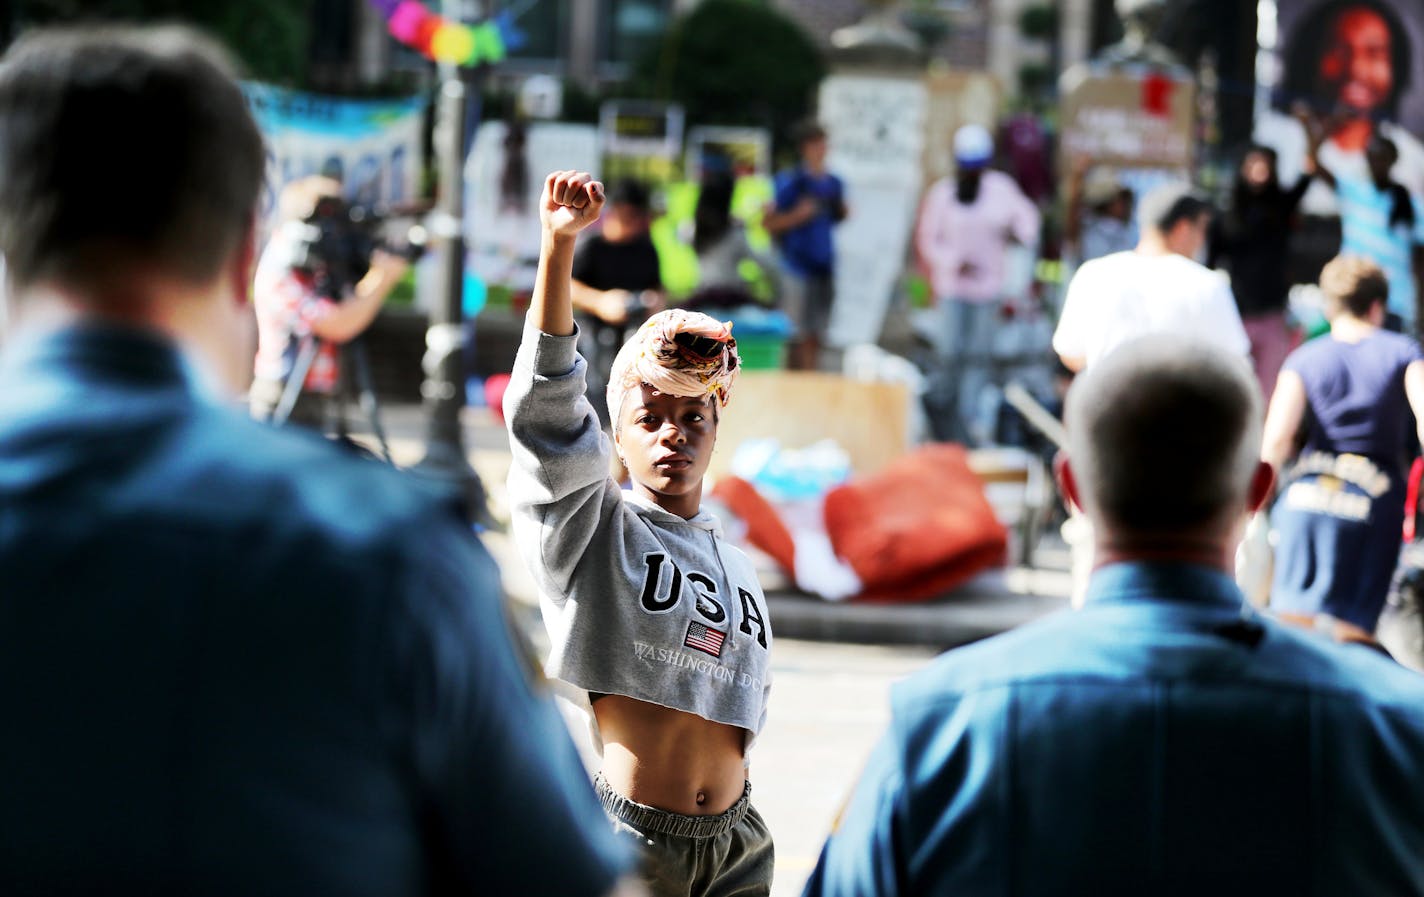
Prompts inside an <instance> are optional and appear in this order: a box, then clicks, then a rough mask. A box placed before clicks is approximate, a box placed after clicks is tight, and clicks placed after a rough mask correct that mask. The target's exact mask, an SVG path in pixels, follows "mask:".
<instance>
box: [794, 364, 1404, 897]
mask: <svg viewBox="0 0 1424 897" xmlns="http://www.w3.org/2000/svg"><path fill="white" fill-rule="evenodd" d="M1257 393H1258V390H1257V387H1256V385H1255V382H1254V380H1253V379H1252V375H1251V372H1250V371H1249V370H1248V369H1247V367H1246V366H1245V365H1244V364H1242V363H1241V362H1240V360H1238V359H1234V358H1229V357H1227V356H1225V355H1223V354H1221V353H1220V351H1219V350H1216V349H1211V348H1207V347H1204V346H1194V345H1191V344H1190V343H1186V342H1185V341H1182V340H1181V339H1179V338H1178V339H1174V338H1171V337H1166V336H1162V337H1148V338H1144V339H1141V340H1139V341H1137V342H1134V343H1128V344H1125V345H1124V346H1122V347H1120V348H1119V349H1117V350H1115V351H1114V352H1112V353H1110V354H1109V355H1108V356H1106V357H1105V358H1104V359H1103V360H1102V361H1101V362H1100V363H1099V364H1098V365H1095V366H1094V367H1093V368H1092V369H1091V370H1090V371H1089V372H1088V373H1087V374H1085V375H1083V376H1082V377H1081V378H1080V380H1079V381H1078V383H1076V384H1075V385H1074V388H1073V390H1072V391H1071V392H1070V394H1069V398H1068V407H1067V426H1068V431H1069V436H1070V447H1069V458H1068V460H1066V461H1063V462H1062V463H1061V464H1060V470H1059V476H1060V479H1061V482H1062V483H1063V485H1064V488H1065V490H1066V491H1067V492H1068V494H1069V495H1070V496H1072V497H1073V499H1074V500H1075V501H1076V502H1077V503H1078V504H1080V505H1081V506H1082V507H1083V509H1084V511H1085V512H1086V513H1087V514H1088V516H1089V517H1090V518H1092V520H1093V524H1094V527H1095V531H1096V534H1097V535H1096V538H1097V552H1098V553H1097V557H1098V567H1097V569H1096V570H1095V571H1094V573H1093V577H1092V580H1091V582H1090V586H1089V591H1088V599H1087V605H1086V606H1085V607H1084V608H1083V609H1082V610H1081V611H1077V612H1065V613H1062V614H1059V615H1055V616H1053V617H1051V618H1049V619H1046V620H1043V621H1040V622H1038V623H1035V624H1031V625H1029V626H1025V627H1023V628H1021V629H1018V630H1016V631H1014V632H1011V633H1007V634H1005V635H1002V636H999V637H997V638H993V639H990V640H988V641H985V642H982V643H980V644H977V645H974V646H972V647H969V648H964V649H960V650H957V651H953V652H950V653H949V654H947V655H945V656H944V657H942V658H941V659H940V660H938V661H936V662H935V663H934V664H933V665H932V666H931V667H930V668H929V669H928V670H926V671H924V672H923V673H921V674H919V675H917V676H915V677H913V678H911V679H910V680H909V681H908V682H906V683H904V684H902V685H900V686H898V687H897V688H896V689H895V690H894V692H893V697H892V707H893V709H892V722H891V724H890V729H889V732H888V733H887V734H886V735H885V737H884V739H883V740H882V741H881V743H880V744H879V746H878V747H877V748H876V750H875V752H874V754H873V755H872V758H871V760H870V763H869V766H868V768H867V770H866V772H865V774H864V777H863V778H862V780H861V782H860V784H859V786H858V788H857V789H856V792H855V795H854V796H853V798H852V800H851V803H850V805H849V807H848V809H847V811H846V813H845V815H844V819H843V821H842V823H841V824H840V828H839V830H838V831H836V832H835V833H833V834H832V836H831V838H830V840H829V841H828V842H827V844H826V848H825V850H824V852H823V853H822V856H821V859H820V863H819V865H818V866H817V868H816V871H815V873H814V874H813V876H812V879H811V882H810V884H809V886H808V887H807V891H806V893H807V894H809V895H823V894H824V895H841V894H845V895H851V894H854V895H857V897H868V895H889V894H975V895H987V894H1004V895H1009V894H1018V895H1031V894H1153V895H1177V894H1180V895H1202V894H1211V895H1217V897H1219V895H1237V894H1239V895H1259V894H1322V895H1324V894H1331V895H1334V894H1340V895H1343V894H1390V895H1417V894H1424V801H1421V800H1420V794H1424V679H1421V678H1419V677H1418V675H1417V674H1415V673H1412V672H1410V671H1408V670H1405V669H1403V668H1402V667H1399V666H1397V665H1395V664H1394V663H1392V662H1391V661H1390V660H1388V659H1387V658H1385V657H1382V656H1380V655H1379V654H1377V653H1375V652H1374V651H1373V650H1372V649H1369V648H1365V647H1361V646H1358V645H1338V644H1335V643H1333V642H1330V641H1328V640H1326V639H1324V638H1323V637H1319V636H1317V635H1315V634H1314V633H1311V632H1305V631H1299V630H1295V629H1293V628H1291V627H1288V626H1285V625H1282V624H1277V623H1275V622H1273V621H1271V620H1267V619H1263V618H1261V617H1259V616H1257V615H1256V614H1254V613H1252V612H1251V611H1250V610H1248V609H1247V608H1246V606H1245V605H1244V603H1243V600H1242V595H1241V593H1240V592H1239V591H1238V590H1237V588H1236V586H1235V584H1234V583H1233V581H1232V578H1231V575H1230V572H1231V570H1232V561H1233V554H1234V548H1235V546H1236V543H1237V541H1238V537H1239V534H1240V531H1241V525H1242V521H1243V518H1244V516H1245V514H1246V512H1247V511H1248V510H1251V509H1254V508H1256V507H1258V506H1259V505H1260V503H1261V501H1262V500H1263V498H1264V497H1265V495H1266V493H1267V491H1268V489H1269V486H1270V483H1271V470H1270V468H1269V467H1267V466H1265V465H1262V464H1260V463H1259V462H1258V461H1257V451H1258V448H1259V445H1260V436H1261V423H1260V421H1261V410H1260V400H1259V398H1258V397H1257Z"/></svg>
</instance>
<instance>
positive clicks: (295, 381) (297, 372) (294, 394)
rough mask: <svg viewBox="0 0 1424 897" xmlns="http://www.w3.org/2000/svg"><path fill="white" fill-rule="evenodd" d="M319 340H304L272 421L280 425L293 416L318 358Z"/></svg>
mask: <svg viewBox="0 0 1424 897" xmlns="http://www.w3.org/2000/svg"><path fill="white" fill-rule="evenodd" d="M316 352H317V340H316V338H315V337H310V336H309V337H307V338H306V339H305V340H303V341H302V345H301V348H300V349H299V350H298V352H297V360H296V361H295V362H294V363H293V364H292V373H291V374H290V375H288V377H287V382H286V383H285V384H284V385H283V386H282V397H281V399H279V400H278V401H277V407H276V408H274V409H273V410H272V417H271V421H272V423H274V424H277V425H278V426H281V425H282V424H285V423H286V422H287V418H289V417H291V416H292V409H294V408H296V407H297V399H298V398H300V397H301V394H302V387H303V386H305V385H306V382H307V374H308V373H309V372H310V371H311V366H312V362H314V361H315V360H316Z"/></svg>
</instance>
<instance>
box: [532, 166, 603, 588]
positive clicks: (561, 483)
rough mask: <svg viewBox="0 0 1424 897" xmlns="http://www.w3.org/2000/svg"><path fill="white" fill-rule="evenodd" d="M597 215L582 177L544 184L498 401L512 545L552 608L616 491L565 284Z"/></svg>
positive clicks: (595, 195)
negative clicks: (533, 253)
mask: <svg viewBox="0 0 1424 897" xmlns="http://www.w3.org/2000/svg"><path fill="white" fill-rule="evenodd" d="M602 205H603V186H602V185H601V184H599V183H598V182H596V181H594V180H592V179H591V178H590V177H589V176H588V175H587V174H583V173H579V172H572V171H560V172H555V173H554V174H551V175H550V176H549V177H548V179H547V180H546V181H545V183H544V195H543V197H542V198H541V200H540V209H539V217H540V221H541V223H542V226H543V246H542V249H541V251H540V255H539V271H538V274H537V276H536V278H535V281H534V294H533V296H532V297H531V299H530V304H529V314H528V318H527V320H526V324H525V327H524V337H523V341H522V342H521V344H520V346H519V352H518V353H517V354H516V355H515V358H514V370H513V371H512V372H511V376H510V381H509V388H508V389H507V390H506V391H505V394H504V416H505V420H506V421H507V422H508V424H509V442H510V450H511V453H512V456H513V463H512V464H511V465H510V469H509V500H510V505H511V512H512V513H511V522H512V525H513V531H514V541H515V544H516V545H517V546H518V548H519V551H520V554H521V555H523V557H524V559H525V562H526V564H527V566H528V567H529V570H530V573H531V574H533V576H534V580H535V582H536V583H538V585H539V588H540V592H541V594H542V595H544V596H546V597H548V598H550V599H552V600H554V601H556V602H557V601H561V600H563V599H564V598H565V597H566V595H567V590H568V587H569V583H570V578H571V576H572V575H573V571H574V568H575V567H577V565H578V562H579V560H580V558H581V557H582V556H583V552H584V550H585V549H586V548H587V547H588V544H589V542H590V540H591V539H592V538H593V535H594V532H595V531H596V530H597V529H598V527H599V526H600V525H601V524H602V522H603V520H604V518H605V513H604V511H605V499H606V498H607V497H608V495H609V494H610V492H615V493H616V491H617V489H618V487H617V485H616V484H614V483H613V482H612V480H610V479H609V476H608V454H609V448H608V440H607V438H606V437H605V436H604V434H603V430H602V428H601V427H600V426H599V422H598V416H597V415H596V414H595V413H594V410H593V407H592V406H591V405H590V404H589V400H588V399H587V398H586V397H585V395H584V392H585V389H586V385H587V380H586V377H585V374H586V371H587V369H588V365H587V364H586V363H585V361H584V360H583V359H582V358H580V357H579V356H578V354H577V346H576V336H575V335H576V333H577V329H576V328H575V326H574V318H573V307H572V297H571V295H570V294H571V289H570V282H569V279H570V271H571V269H572V266H573V255H574V244H575V241H576V239H577V237H578V234H579V232H580V231H581V230H583V229H584V228H586V227H587V226H588V225H590V224H592V223H593V222H594V221H595V220H596V219H597V218H598V212H599V209H600V208H601V207H602ZM595 400H598V401H601V397H595Z"/></svg>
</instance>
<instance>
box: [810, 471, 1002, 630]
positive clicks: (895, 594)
mask: <svg viewBox="0 0 1424 897" xmlns="http://www.w3.org/2000/svg"><path fill="white" fill-rule="evenodd" d="M825 515H826V531H827V533H828V534H829V536H830V539H831V545H832V546H833V547H834V548H835V551H836V554H837V555H839V556H840V557H841V558H843V559H844V560H845V561H846V562H847V563H848V564H850V566H851V568H852V569H854V570H855V572H856V575H858V576H859V577H860V579H861V582H863V583H864V584H865V591H864V592H863V593H862V594H861V596H860V598H859V600H862V601H876V602H908V601H925V600H927V599H930V598H935V597H938V596H940V595H942V594H944V593H945V592H947V591H949V590H950V589H952V588H954V587H955V586H957V585H959V584H960V583H963V582H964V581H966V580H968V579H970V578H971V577H973V576H974V575H975V574H977V573H979V572H980V571H982V570H985V569H987V568H989V567H995V566H1000V565H1002V564H1003V563H1004V559H1005V554H1006V551H1007V548H1008V532H1007V531H1006V530H1005V529H1004V526H1003V524H1001V523H1000V522H999V519H998V517H997V516H995V514H994V509H993V508H992V507H991V506H990V504H989V500H988V499H987V498H985V497H984V486H983V483H982V482H981V481H980V479H979V477H978V476H977V475H976V474H975V473H974V472H973V471H972V470H970V469H969V463H968V454H967V453H966V452H965V450H964V448H963V447H962V446H958V445H949V444H932V445H927V446H924V447H922V448H919V449H917V450H916V451H914V452H912V453H911V454H909V455H906V456H905V457H903V458H900V459H898V460H896V461H894V462H892V463H891V464H890V465H889V466H888V467H886V468H885V469H884V470H882V471H881V472H879V473H877V474H875V475H873V476H869V477H865V478H862V479H858V480H852V481H851V482H849V483H847V484H845V485H843V486H838V487H836V488H835V489H832V490H831V491H830V492H829V493H827V495H826V505H825Z"/></svg>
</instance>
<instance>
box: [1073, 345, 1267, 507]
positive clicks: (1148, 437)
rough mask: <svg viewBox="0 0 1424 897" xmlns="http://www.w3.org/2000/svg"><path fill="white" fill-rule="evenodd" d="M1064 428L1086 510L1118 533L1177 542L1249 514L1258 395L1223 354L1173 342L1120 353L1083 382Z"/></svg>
mask: <svg viewBox="0 0 1424 897" xmlns="http://www.w3.org/2000/svg"><path fill="white" fill-rule="evenodd" d="M1064 420H1065V423H1066V425H1067V428H1068V442H1069V448H1068V453H1069V457H1070V459H1071V460H1072V464H1073V472H1074V474H1075V477H1076V480H1077V483H1078V491H1079V497H1080V499H1081V500H1082V502H1083V505H1084V508H1085V509H1086V510H1087V511H1089V513H1090V514H1092V515H1094V516H1100V517H1102V518H1104V519H1105V520H1106V521H1107V522H1109V523H1111V524H1113V525H1116V526H1119V527H1121V528H1123V529H1125V530H1129V531H1137V532H1149V533H1151V532H1156V533H1169V532H1177V531H1183V530H1189V529H1192V528H1195V527H1200V526H1202V525H1205V524H1209V523H1211V522H1212V521H1215V520H1217V519H1218V518H1219V517H1220V516H1221V515H1222V514H1224V513H1226V512H1228V511H1229V510H1230V509H1231V508H1232V507H1233V506H1235V505H1238V504H1239V505H1241V506H1242V507H1244V505H1245V501H1246V496H1247V492H1248V490H1249V489H1250V484H1251V477H1252V475H1253V473H1254V471H1255V469H1256V464H1257V459H1258V458H1259V452H1260V445H1261V396H1260V388H1259V387H1258V386H1257V384H1256V381H1255V379H1254V377H1253V376H1252V374H1251V372H1250V370H1249V369H1248V367H1247V365H1246V364H1245V363H1244V362H1243V360H1242V359H1241V358H1239V357H1236V356H1234V355H1230V354H1227V353H1226V352H1225V351H1223V350H1222V349H1220V348H1217V347H1215V346H1212V345H1209V344H1207V343H1203V342H1199V341H1195V340H1189V339H1183V338H1181V337H1178V336H1168V335H1154V336H1146V337H1141V338H1139V339H1135V340H1132V341H1130V342H1127V343H1124V344H1122V345H1121V346H1119V347H1118V348H1116V349H1114V350H1113V351H1112V352H1110V353H1108V354H1107V355H1106V356H1104V358H1103V359H1102V360H1101V361H1099V362H1098V363H1097V364H1096V365H1094V366H1093V367H1092V368H1090V369H1089V370H1088V371H1087V372H1086V373H1084V374H1082V375H1081V376H1079V377H1078V379H1077V381H1076V382H1075V383H1074V384H1073V388H1072V389H1071V390H1069V393H1068V400H1067V405H1066V408H1065V413H1064Z"/></svg>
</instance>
